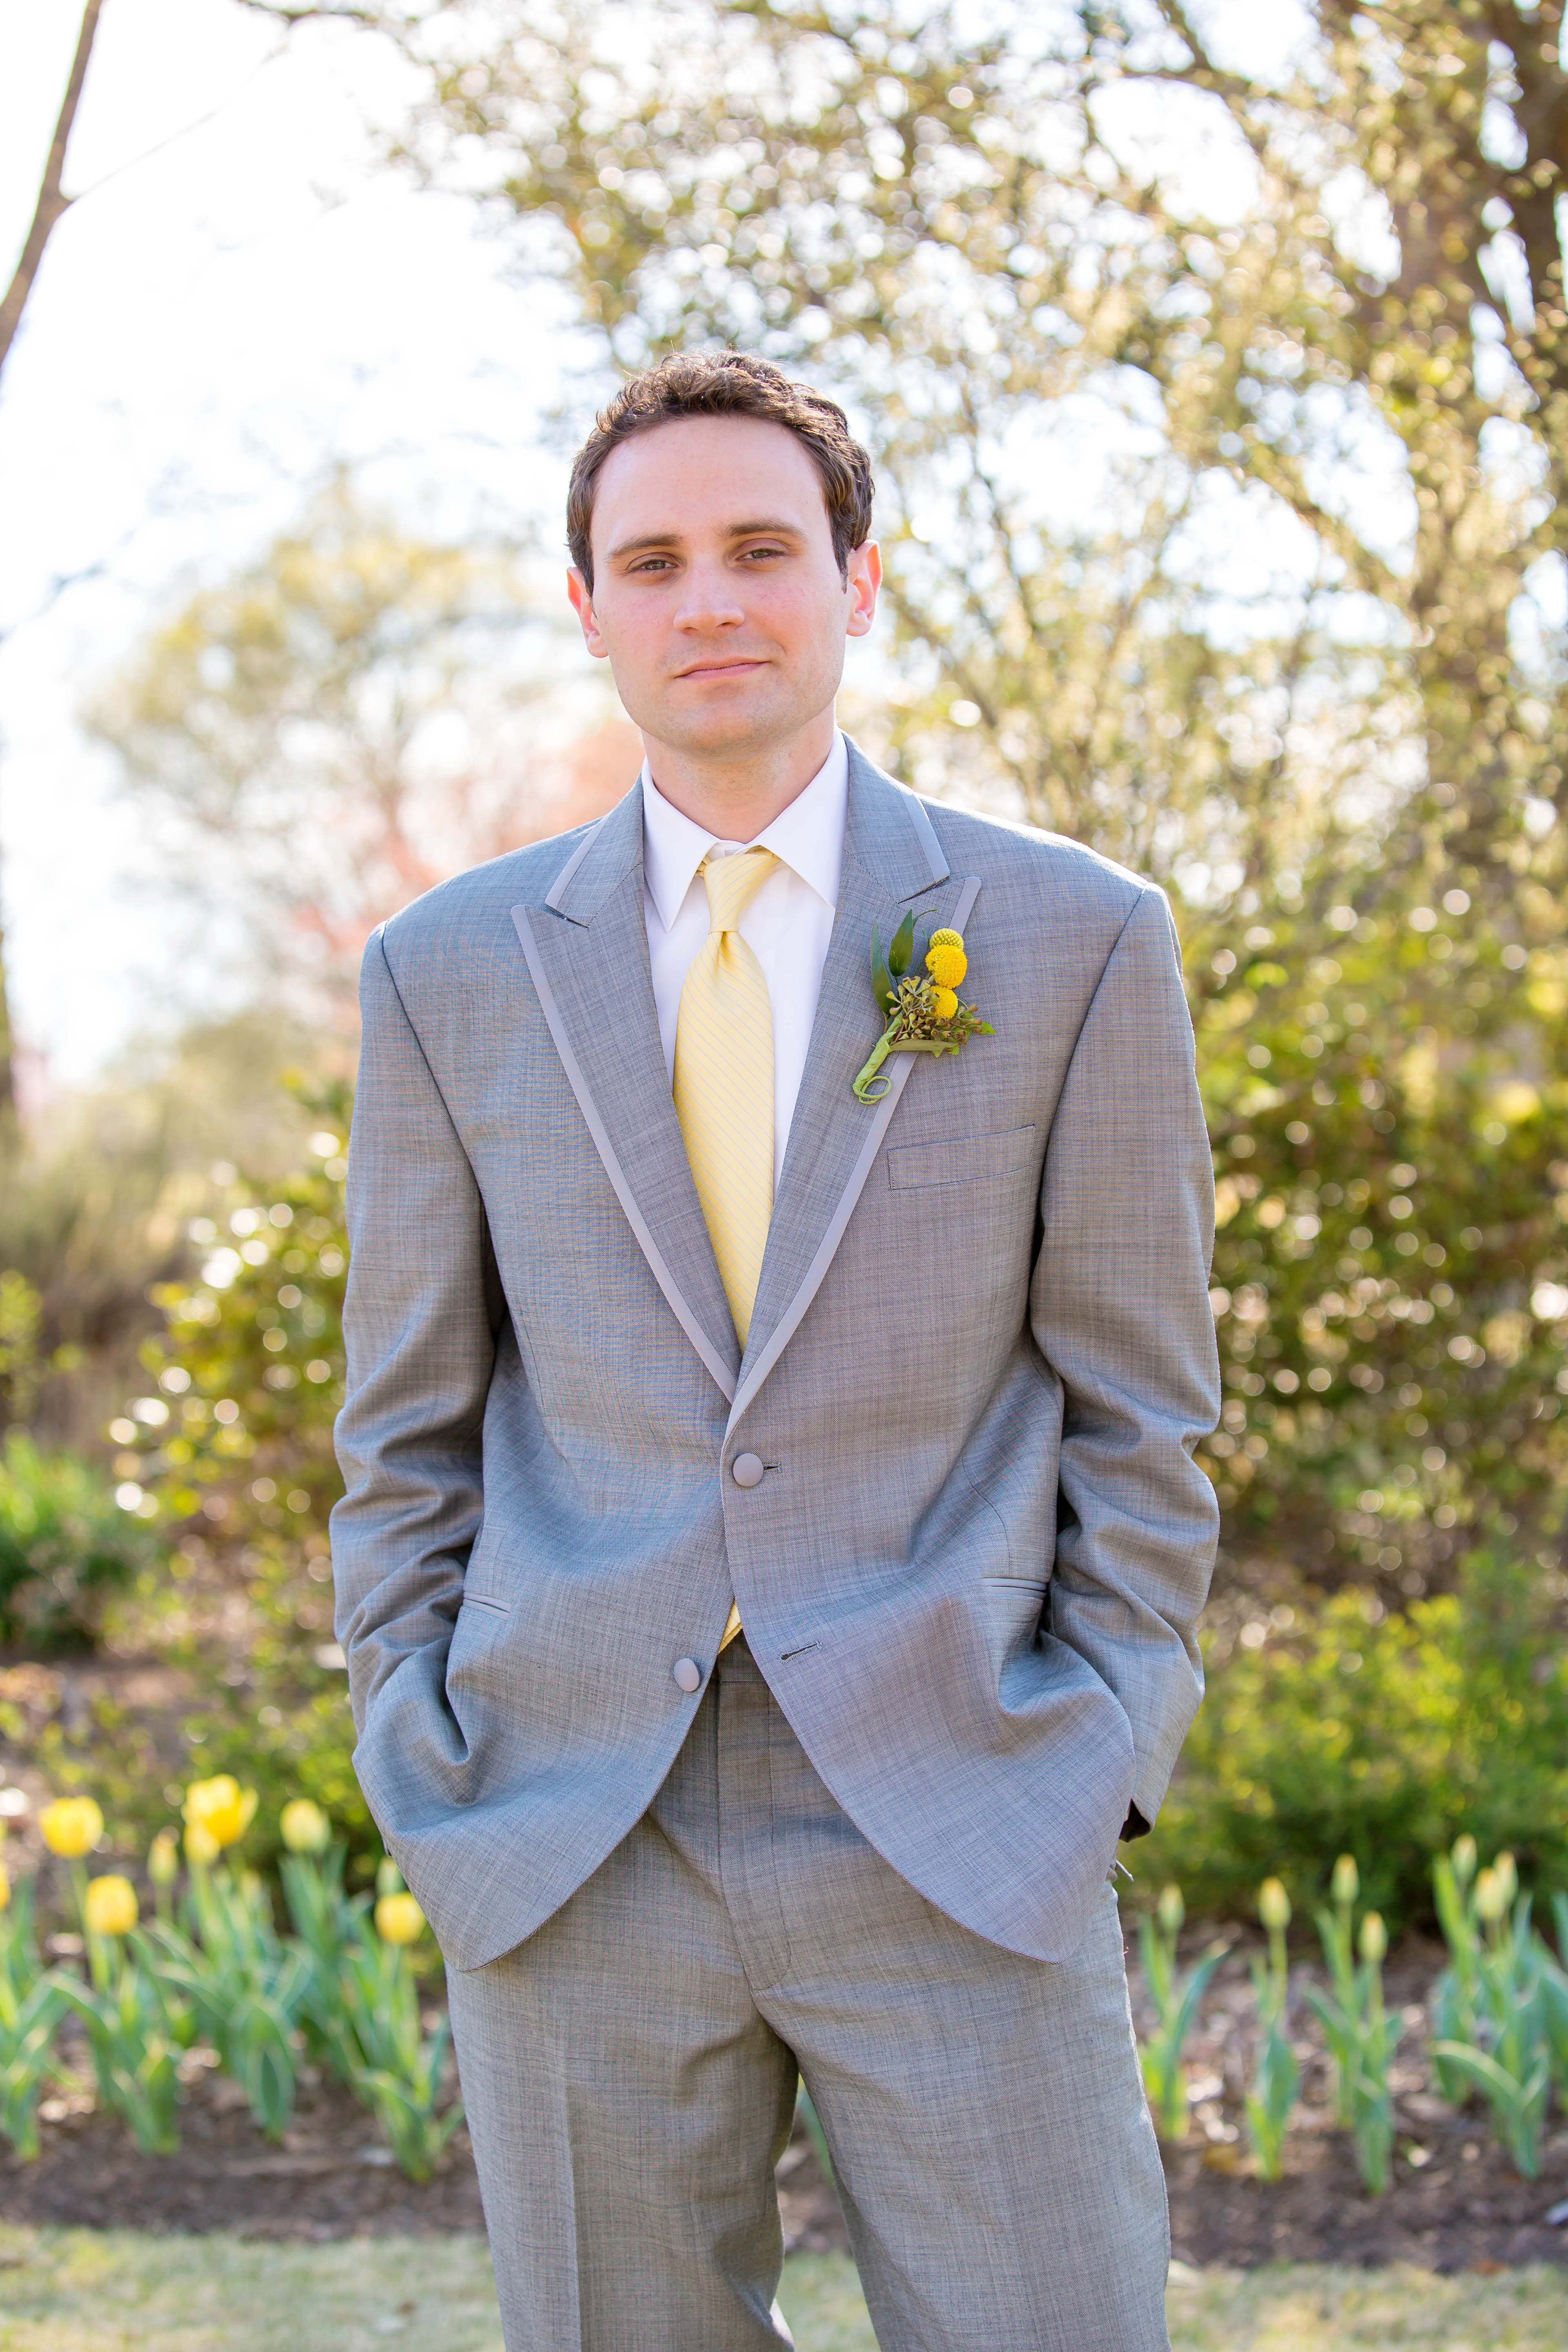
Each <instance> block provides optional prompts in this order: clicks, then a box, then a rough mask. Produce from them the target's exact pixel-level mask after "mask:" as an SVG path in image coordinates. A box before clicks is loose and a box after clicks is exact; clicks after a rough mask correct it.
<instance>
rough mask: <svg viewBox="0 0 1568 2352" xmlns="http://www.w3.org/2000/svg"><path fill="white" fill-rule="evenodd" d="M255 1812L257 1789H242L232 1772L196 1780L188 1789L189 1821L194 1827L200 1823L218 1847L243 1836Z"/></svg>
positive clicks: (187, 1819) (186, 1793)
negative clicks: (208, 1778) (209, 1778)
mask: <svg viewBox="0 0 1568 2352" xmlns="http://www.w3.org/2000/svg"><path fill="white" fill-rule="evenodd" d="M255 1811H256V1791H255V1790H254V1789H242V1788H241V1787H240V1785H239V1783H238V1781H237V1780H236V1779H235V1778H234V1775H233V1774H232V1773H231V1772H218V1773H215V1775H214V1776H213V1778H212V1779H211V1780H193V1781H192V1782H191V1785H190V1787H189V1788H188V1789H187V1790H185V1803H184V1814H185V1819H186V1821H187V1822H190V1824H191V1825H192V1827H193V1828H194V1827H195V1826H196V1825H197V1824H198V1823H199V1824H200V1826H201V1827H202V1828H203V1829H204V1830H205V1832H206V1833H207V1835H208V1837H210V1838H211V1840H212V1842H213V1843H214V1844H215V1845H216V1846H220V1847H221V1846H226V1845H233V1843H234V1842H235V1840H236V1839H237V1838H241V1837H243V1836H244V1835H245V1832H246V1831H247V1829H248V1828H249V1827H250V1822H251V1816H252V1814H253V1813H254V1812H255Z"/></svg>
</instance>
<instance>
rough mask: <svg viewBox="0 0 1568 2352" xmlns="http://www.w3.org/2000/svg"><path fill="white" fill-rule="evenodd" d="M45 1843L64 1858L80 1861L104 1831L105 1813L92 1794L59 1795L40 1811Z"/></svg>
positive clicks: (69, 1860) (65, 1860) (39, 1816)
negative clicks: (90, 1795)
mask: <svg viewBox="0 0 1568 2352" xmlns="http://www.w3.org/2000/svg"><path fill="white" fill-rule="evenodd" d="M38 1827H39V1829H40V1831H41V1832H43V1840H44V1843H45V1844H46V1845H47V1847H48V1849H49V1852H50V1853H58V1855H59V1857H60V1860H61V1861H62V1862H79V1861H80V1860H81V1858H82V1855H83V1854H84V1853H91V1852H92V1849H93V1847H94V1846H95V1845H96V1844H97V1843H98V1841H99V1839H100V1837H101V1836H102V1835H103V1815H102V1814H101V1813H100V1811H99V1809H98V1807H97V1806H96V1805H95V1804H94V1803H93V1801H92V1799H91V1798H90V1797H57V1798H56V1799H55V1801H54V1803H53V1804H52V1805H46V1806H45V1807H44V1810H43V1811H42V1812H41V1813H40V1814H39V1815H38Z"/></svg>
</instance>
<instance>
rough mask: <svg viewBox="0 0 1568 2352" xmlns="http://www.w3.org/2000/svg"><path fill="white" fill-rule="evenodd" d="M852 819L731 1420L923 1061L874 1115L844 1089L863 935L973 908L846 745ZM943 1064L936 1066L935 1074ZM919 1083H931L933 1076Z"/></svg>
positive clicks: (870, 1006)
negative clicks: (911, 917)
mask: <svg viewBox="0 0 1568 2352" xmlns="http://www.w3.org/2000/svg"><path fill="white" fill-rule="evenodd" d="M849 782H850V795H849V821H848V825H847V834H846V839H845V855H844V867H843V877H842V880H841V882H840V886H839V893H838V912H837V917H836V918H835V920H834V926H833V936H832V940H831V941H830V943H829V946H828V950H827V961H826V964H825V966H824V968H823V974H822V988H821V992H820V994H819V995H818V998H817V1004H816V1022H815V1024H814V1025H813V1028H812V1033H811V1045H810V1048H809V1050H808V1052H807V1055H806V1060H805V1076H804V1077H803V1078H802V1081H801V1088H800V1095H799V1097H798V1099H797V1101H796V1104H795V1117H794V1118H793V1119H792V1121H791V1123H790V1134H789V1145H788V1149H787V1150H786V1152H785V1156H784V1167H783V1169H782V1170H781V1171H780V1176H779V1184H778V1190H777V1192H776V1194H775V1196H774V1201H773V1223H772V1224H771V1225H770V1227H769V1229H768V1246H767V1254H766V1255H765V1256H764V1258H763V1272H762V1279H761V1282H760V1283H759V1285H758V1288H757V1302H756V1307H755V1308H754V1310H753V1313H752V1328H751V1337H750V1339H749V1341H748V1343H747V1348H746V1353H745V1356H744V1358H743V1360H742V1366H741V1384H740V1387H739V1389H738V1390H737V1391H736V1394H735V1398H734V1402H733V1405H732V1408H731V1415H730V1422H731V1427H733V1426H734V1423H736V1422H737V1421H738V1420H739V1418H740V1416H741V1415H742V1412H745V1410H746V1408H747V1406H748V1405H749V1404H750V1403H751V1402H752V1398H753V1397H754V1396H755V1395H756V1393H757V1391H758V1390H759V1389H760V1388H761V1386H762V1384H763V1381H764V1380H766V1378H767V1376H768V1374H769V1372H770V1371H771V1370H773V1366H774V1364H775V1363H776V1362H777V1361H778V1360H779V1357H780V1356H781V1355H782V1353H783V1352H784V1348H785V1347H786V1346H787V1345H788V1343H789V1341H790V1339H792V1338H793V1337H794V1335H795V1330H796V1328H798V1326H799V1324H800V1322H801V1320H802V1318H803V1317H804V1316H805V1311H806V1309H807V1307H809V1306H810V1304H811V1301H812V1299H813V1298H814V1297H816V1292H817V1289H818V1287H819V1286H820V1285H821V1283H822V1280H823V1277H824V1276H825V1275H826V1271H827V1268H828V1266H829V1265H831V1263H832V1259H833V1255H834V1253H835V1252H836V1251H837V1247H838V1244H839V1242H840V1241H841V1240H842V1238H843V1234H844V1230H845V1228H846V1226H847V1223H848V1221H849V1217H850V1215H851V1214H852V1213H853V1211H854V1207H855V1202H856V1201H857V1200H858V1198H859V1194H860V1191H861V1188H862V1186H863V1185H864V1183H865V1181H866V1177H867V1175H868V1172H869V1171H870V1168H871V1165H872V1163H873V1162H874V1160H875V1159H876V1156H877V1153H878V1151H879V1150H880V1149H881V1142H882V1138H883V1136H884V1135H885V1134H886V1133H887V1130H888V1128H889V1124H890V1123H891V1120H892V1118H893V1114H894V1112H895V1111H896V1110H897V1108H898V1105H899V1102H900V1098H901V1097H902V1095H903V1092H904V1089H905V1088H906V1087H908V1086H909V1085H910V1083H911V1080H913V1079H914V1077H915V1065H916V1064H917V1063H923V1062H924V1061H925V1059H926V1057H925V1056H924V1055H915V1054H899V1055H892V1056H890V1057H889V1062H888V1064H887V1068H888V1071H889V1076H890V1079H891V1085H890V1087H889V1092H888V1093H887V1095H885V1096H884V1097H883V1098H882V1100H881V1102H880V1103H879V1104H878V1105H877V1106H875V1108H872V1107H870V1106H868V1105H867V1104H864V1103H860V1102H857V1100H856V1099H855V1097H854V1094H853V1093H852V1091H851V1082H852V1080H853V1079H854V1076H855V1074H856V1072H857V1071H858V1069H859V1067H860V1066H861V1064H862V1063H863V1062H864V1061H865V1059H866V1056H867V1055H868V1053H869V1052H870V1050H871V1047H872V1046H873V1045H874V1044H875V1043H876V1039H877V1031H878V1017H877V1008H876V1003H875V1002H874V1000H873V998H872V994H871V970H870V949H871V931H872V928H873V926H875V927H876V928H877V929H879V931H880V933H881V936H882V940H883V943H884V945H885V944H886V943H887V942H888V940H890V939H891V937H892V934H893V932H894V930H895V929H897V927H898V925H899V923H900V920H901V919H902V918H903V916H904V915H905V914H906V913H907V912H909V911H910V910H911V909H912V911H913V913H914V917H915V921H916V924H917V927H919V926H922V925H924V924H927V923H929V924H930V925H931V927H932V928H933V929H934V928H935V927H936V926H938V925H939V924H942V923H944V922H949V923H951V922H952V921H954V920H955V919H957V918H958V915H959V909H960V908H963V919H967V915H968V909H969V908H970V907H972V906H973V898H974V892H975V891H976V890H978V887H979V886H978V884H977V883H976V884H973V885H971V884H969V883H961V882H958V881H955V880H954V879H953V878H952V877H951V876H950V875H949V874H948V872H947V866H946V860H945V858H944V857H943V856H942V851H941V848H940V845H938V843H937V840H936V835H935V833H934V830H933V829H932V827H931V820H930V819H929V817H927V816H926V814H925V812H924V810H923V809H921V808H920V807H919V804H918V803H915V804H914V805H913V807H912V808H911V806H910V795H908V794H906V793H902V792H900V790H899V788H898V787H897V786H896V785H894V784H892V783H890V782H889V780H888V779H887V778H886V777H885V776H883V775H881V774H880V773H879V772H878V771H877V770H876V769H875V768H873V767H872V766H871V765H870V763H869V762H868V761H866V760H865V759H863V758H862V757H861V755H860V754H859V753H858V751H855V749H854V747H853V746H851V756H850V771H849ZM941 1066H942V1065H941V1064H940V1063H937V1064H934V1065H933V1066H932V1067H933V1068H934V1069H937V1070H940V1068H941ZM921 1075H922V1076H927V1077H929V1076H931V1070H925V1071H922V1073H921Z"/></svg>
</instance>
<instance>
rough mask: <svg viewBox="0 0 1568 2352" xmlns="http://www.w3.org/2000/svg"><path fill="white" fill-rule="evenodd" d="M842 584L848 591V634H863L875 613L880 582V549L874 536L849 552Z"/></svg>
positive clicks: (859, 635)
mask: <svg viewBox="0 0 1568 2352" xmlns="http://www.w3.org/2000/svg"><path fill="white" fill-rule="evenodd" d="M844 584H845V586H846V587H847V589H848V591H849V617H848V620H847V623H846V629H847V634H848V635H850V636H852V637H863V636H865V635H866V634H867V632H868V629H869V628H870V626H871V624H872V622H873V621H874V620H875V619H876V617H877V592H878V590H879V588H880V587H881V584H882V551H881V549H880V548H879V546H878V544H877V542H876V541H875V540H874V539H864V540H862V541H861V542H860V544H859V546H858V547H857V548H855V549H853V550H852V551H851V552H850V557H849V562H848V564H847V568H846V577H845V583H844Z"/></svg>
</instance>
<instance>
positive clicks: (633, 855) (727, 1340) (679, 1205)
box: [512, 787, 740, 1398]
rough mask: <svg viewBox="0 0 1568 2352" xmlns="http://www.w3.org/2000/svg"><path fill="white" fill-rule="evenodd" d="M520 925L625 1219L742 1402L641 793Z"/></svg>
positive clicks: (523, 914)
mask: <svg viewBox="0 0 1568 2352" xmlns="http://www.w3.org/2000/svg"><path fill="white" fill-rule="evenodd" d="M512 922H513V924H514V926H515V927H516V930H517V934H518V938H519V940H520V942H521V947H522V950H523V953H524V955H525V956H526V958H527V960H528V964H529V969H530V971H531V974H532V977H533V982H534V986H535V989H536V990H537V992H538V995H539V1001H540V1005H541V1008H542V1012H543V1013H544V1018H545V1021H546V1023H547V1024H548V1025H549V1028H550V1032H551V1035H552V1038H553V1040H554V1043H555V1048H556V1051H557V1052H558V1054H559V1055H560V1056H561V1061H562V1066H563V1068H564V1070H565V1073H566V1076H567V1079H568V1081H569V1083H570V1085H571V1087H572V1090H573V1092H574V1095H575V1096H576V1097H577V1102H578V1106H579V1108H581V1110H582V1113H583V1116H584V1119H585V1120H586V1122H587V1126H588V1131H589V1134H590V1135H591V1137H592V1138H593V1141H594V1146H595V1150H597V1152H598V1154H599V1157H600V1159H601V1160H602V1161H603V1162H604V1166H605V1173H606V1175H607V1176H608V1177H609V1180H610V1182H611V1184H612V1185H613V1186H614V1188H615V1191H616V1197H617V1198H618V1199H619V1201H620V1203H621V1207H622V1209H623V1210H624V1211H625V1213H626V1221H627V1223H629V1224H630V1226H631V1228H632V1231H633V1233H634V1234H635V1235H636V1237H637V1244H638V1246H639V1247H640V1248H641V1250H642V1252H643V1255H644V1256H645V1257H646V1258H647V1261H648V1265H649V1266H650V1267H651V1269H652V1272H653V1275H654V1278H655V1280H656V1281H657V1282H658V1286H659V1288H660V1289H661V1290H662V1291H663V1293H664V1296H665V1298H666V1300H667V1301H668V1305H669V1307H670V1308H671V1310H672V1311H673V1313H674V1315H675V1317H676V1319H677V1321H678V1322H679V1324H680V1326H681V1328H682V1329H683V1330H684V1331H685V1333H686V1335H687V1338H688V1339H689V1340H690V1341H691V1344H692V1346H693V1347H694V1348H695V1349H697V1352H698V1354H699V1355H700V1357H701V1359H702V1360H703V1362H704V1363H705V1364H706V1365H707V1367H708V1370H710V1372H711V1374H712V1375H713V1378H714V1380H715V1381H717V1383H718V1385H719V1387H720V1388H721V1390H722V1391H723V1393H724V1395H725V1396H726V1397H727V1398H728V1397H732V1396H733V1395H734V1392H735V1379H736V1371H737V1367H738V1360H739V1353H740V1351H739V1347H738V1344H737V1341H736V1339H735V1328H734V1325H733V1323H732V1321H731V1317H730V1309H729V1305H728V1302H727V1301H726V1299H725V1297H724V1288H723V1285H722V1283H721V1281H720V1279H719V1268H718V1266H717V1265H716V1263H715V1262H714V1257H713V1251H712V1246H711V1244H710V1242H709V1239H708V1228H707V1226H706V1225H705V1224H704V1223H703V1219H702V1209H701V1204H700V1202H699V1201H698V1198H697V1188H696V1186H695V1185H694V1184H693V1182H692V1181H691V1168H690V1163H689V1160H688V1159H687V1156H686V1146H685V1143H684V1141H683V1139H682V1137H681V1133H680V1128H679V1123H678V1121H677V1119H676V1116H675V1106H674V1104H673V1102H672V1101H671V1099H670V1092H669V1085H668V1079H667V1077H666V1075H665V1066H664V1049H663V1046H662V1045H661V1044H660V1041H659V1034H658V1013H657V1010H656V1008H655V1005H654V999H653V982H652V979H651V976H650V974H649V971H648V960H647V919H646V917H645V915H644V911H643V863H642V793H641V790H640V788H637V787H634V788H633V790H632V791H631V792H630V793H627V795H626V799H625V800H623V801H621V802H620V803H618V804H617V805H616V807H615V808H614V809H612V810H611V812H610V814H609V815H608V816H607V817H605V818H604V819H603V821H602V822H601V824H600V825H599V827H598V828H597V830H596V832H595V834H594V835H593V836H592V837H591V839H589V840H588V841H587V842H586V843H585V844H583V843H580V844H579V845H578V848H577V850H576V852H575V853H574V856H572V857H571V858H570V859H569V860H568V861H566V863H565V865H564V866H563V869H562V872H561V873H560V874H559V875H558V876H557V877H556V878H555V880H554V882H553V883H552V887H551V889H550V892H549V894H548V897H547V898H545V900H544V901H543V903H542V904H541V905H539V906H532V907H530V906H522V907H514V908H512Z"/></svg>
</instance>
